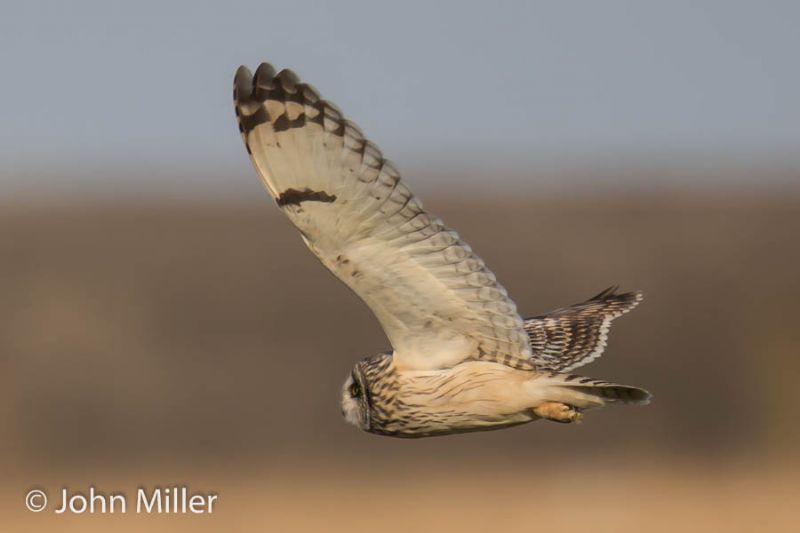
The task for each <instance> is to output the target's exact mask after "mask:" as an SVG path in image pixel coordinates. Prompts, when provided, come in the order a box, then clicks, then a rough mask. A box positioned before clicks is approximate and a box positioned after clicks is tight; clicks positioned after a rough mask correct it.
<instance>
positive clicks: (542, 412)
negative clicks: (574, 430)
mask: <svg viewBox="0 0 800 533" xmlns="http://www.w3.org/2000/svg"><path fill="white" fill-rule="evenodd" d="M533 412H534V413H535V414H536V416H538V417H540V418H544V419H546V420H552V421H553V422H560V423H561V424H569V423H571V422H580V421H581V419H582V418H583V413H581V412H580V411H579V410H578V408H577V407H573V406H571V405H567V404H565V403H561V402H545V403H543V404H540V405H538V406H537V407H534V409H533Z"/></svg>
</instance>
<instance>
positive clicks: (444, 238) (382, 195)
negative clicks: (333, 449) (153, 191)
mask: <svg viewBox="0 0 800 533" xmlns="http://www.w3.org/2000/svg"><path fill="white" fill-rule="evenodd" d="M233 97H234V100H235V104H236V116H237V118H238V121H239V129H240V131H241V133H242V137H243V138H244V143H245V147H246V148H247V152H248V153H249V154H250V158H251V160H252V161H253V164H254V165H255V167H256V170H257V171H258V173H259V174H260V176H261V179H262V180H263V182H264V185H265V186H266V188H267V190H268V191H269V193H270V194H271V195H272V196H273V197H274V198H275V200H276V202H277V204H278V207H279V208H280V209H281V210H282V211H283V212H284V213H285V214H286V216H288V217H289V219H290V220H291V221H292V222H293V223H294V225H295V226H297V228H298V229H299V230H300V233H301V234H302V238H303V240H304V241H305V243H306V245H307V246H308V248H309V249H310V250H311V251H312V252H313V253H314V254H315V255H316V256H317V257H318V258H319V260H320V261H322V264H324V265H325V266H326V267H328V268H329V269H330V270H331V272H333V273H334V274H335V275H336V276H337V277H338V278H339V279H341V280H342V281H343V282H344V283H345V284H346V285H347V286H348V287H350V288H351V289H352V290H353V291H355V293H356V294H357V295H358V296H360V297H361V298H362V299H363V300H364V302H366V304H367V305H368V306H369V307H370V309H372V311H373V312H374V313H375V316H376V317H377V318H378V320H379V321H380V324H381V326H382V327H383V330H384V331H385V332H386V335H387V337H388V338H389V341H390V342H391V345H392V348H393V351H392V352H387V353H381V354H378V355H374V356H371V357H367V358H365V359H363V360H361V361H360V362H358V363H356V365H355V367H354V368H353V371H352V373H351V374H350V376H349V377H348V378H347V380H346V382H345V384H344V387H343V389H342V398H341V402H342V413H343V414H344V417H345V418H346V420H347V421H348V422H350V423H352V424H354V425H356V426H358V427H360V428H361V429H363V430H365V431H369V432H372V433H378V434H382V435H391V436H396V437H424V436H431V435H443V434H450V433H459V432H465V431H477V430H486V429H497V428H502V427H507V426H512V425H516V424H522V423H525V422H530V421H532V420H537V419H539V418H545V419H548V420H554V421H557V422H573V421H576V420H579V419H580V417H581V414H582V412H583V410H585V409H588V408H591V407H601V406H603V405H605V404H607V403H611V402H622V403H636V404H644V403H647V402H648V401H649V399H650V394H649V393H648V392H647V391H645V390H642V389H639V388H636V387H630V386H626V385H618V384H614V383H609V382H607V381H601V380H597V379H591V378H586V377H581V376H577V375H574V374H572V373H570V371H571V370H573V369H574V368H577V367H579V366H581V365H584V364H586V363H588V362H590V361H593V360H594V359H596V358H597V357H599V356H600V355H601V353H602V352H603V349H604V348H605V344H606V338H607V336H608V330H609V327H610V326H611V321H612V320H614V319H615V318H617V317H618V316H620V315H622V314H623V313H626V312H628V311H630V310H631V309H632V308H633V307H635V306H636V305H637V304H638V303H639V301H641V299H642V295H641V293H639V292H631V293H624V294H619V293H617V292H616V291H615V289H614V288H612V289H608V290H606V291H603V292H602V293H600V294H598V295H597V296H595V297H594V298H591V299H589V300H587V301H586V302H584V303H581V304H577V305H574V306H571V307H566V308H563V309H559V310H557V311H554V312H552V313H549V314H547V315H542V316H537V317H533V318H529V319H527V320H523V319H522V318H521V317H520V316H519V314H517V308H516V306H515V305H514V302H512V301H511V299H510V298H509V297H508V294H507V293H506V290H505V289H504V288H503V287H502V286H501V285H500V284H499V283H498V282H497V280H496V279H495V276H494V275H493V274H492V273H491V272H490V271H489V269H488V268H487V267H486V265H485V264H484V262H483V261H482V260H481V259H480V258H479V257H478V256H477V255H475V253H474V252H473V251H472V249H471V248H470V247H469V246H468V245H467V244H466V243H465V242H464V241H462V240H461V239H460V238H459V236H458V235H457V234H456V233H455V232H454V231H452V230H450V229H448V228H447V227H446V226H445V225H444V224H443V223H442V221H441V220H440V219H438V218H436V217H434V216H433V215H431V214H429V213H428V212H426V211H425V210H424V209H423V207H422V204H421V203H420V202H419V200H417V198H416V197H415V196H414V195H413V194H412V193H411V191H410V190H409V189H408V188H407V187H406V186H405V185H404V184H403V183H402V182H401V180H400V175H399V173H398V172H397V169H396V168H395V166H394V165H393V164H392V163H391V162H389V161H388V160H387V159H384V157H383V154H382V153H381V151H380V150H379V149H378V147H377V146H375V145H374V144H372V143H371V142H370V141H368V140H367V139H366V138H365V137H364V135H363V134H362V133H361V130H360V129H359V128H358V127H357V126H356V125H355V124H353V123H352V122H350V121H348V120H346V119H345V118H344V116H343V115H342V112H341V111H339V109H338V108H337V107H336V106H335V105H334V104H332V103H330V102H328V101H326V100H323V99H322V98H321V97H320V95H319V93H318V92H317V91H316V90H315V89H314V88H313V87H312V86H311V85H308V84H306V83H301V82H300V80H299V79H298V77H297V75H295V74H294V73H293V72H292V71H290V70H282V71H280V72H278V73H277V74H276V72H275V69H273V67H272V66H271V65H269V64H267V63H263V64H262V65H261V66H260V67H258V69H257V70H256V73H255V75H252V74H251V73H250V71H249V70H248V69H247V68H245V67H240V68H239V70H238V71H237V73H236V78H235V81H234V91H233Z"/></svg>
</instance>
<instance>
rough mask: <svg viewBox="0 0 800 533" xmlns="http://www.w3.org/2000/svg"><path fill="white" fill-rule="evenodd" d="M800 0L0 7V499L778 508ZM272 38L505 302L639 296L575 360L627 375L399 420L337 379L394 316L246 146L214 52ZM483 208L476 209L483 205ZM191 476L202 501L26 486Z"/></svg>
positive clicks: (402, 521)
mask: <svg viewBox="0 0 800 533" xmlns="http://www.w3.org/2000/svg"><path fill="white" fill-rule="evenodd" d="M799 19H800V7H798V5H797V4H796V3H795V2H789V1H786V2H781V1H771V2H744V1H726V2H723V1H700V2H697V1H691V2H690V1H674V2H669V3H654V2H623V1H609V2H602V3H598V2H584V1H579V2H569V3H566V2H502V3H489V2H485V3H483V2H437V3H427V2H392V3H386V2H384V3H379V2H311V1H309V2H304V3H294V4H292V3H287V2H283V3H276V2H270V1H259V2H250V1H240V2H237V3H235V4H227V3H222V2H204V1H194V2H188V1H176V2H168V3H162V2H150V1H140V2H137V3H126V2H107V1H104V2H101V1H84V2H71V3H61V2H35V1H34V2H26V3H22V2H17V3H9V4H7V5H4V8H3V16H2V18H0V58H2V67H3V72H4V73H5V83H4V84H3V89H2V94H3V98H0V117H2V120H1V121H0V161H2V164H1V165H0V184H2V188H1V189H0V295H1V296H2V297H1V298H0V432H2V439H0V529H3V530H4V531H50V530H52V531H95V530H97V531H106V530H108V528H110V527H114V528H116V529H117V530H119V531H128V530H131V531H133V530H139V529H141V528H143V527H147V528H149V529H151V530H152V531H190V530H191V531H261V530H266V531H340V530H341V531H348V532H353V531H376V530H377V531H408V530H414V531H450V530H454V529H455V528H458V529H460V530H462V531H473V530H474V531H485V530H487V529H488V528H492V529H493V530H496V531H532V530H537V529H547V530H549V531H574V530H577V529H579V528H580V529H581V530H585V529H586V528H587V527H588V528H591V529H592V530H595V531H642V530H650V531H673V530H676V529H680V530H685V531H714V530H717V531H754V530H758V531H791V530H792V529H793V526H794V527H796V518H797V509H796V505H797V503H798V501H800V489H798V484H797V481H796V480H797V475H798V474H800V457H798V454H797V451H796V450H797V449H798V446H800V429H798V426H797V423H796V421H797V414H796V412H795V409H796V407H797V395H796V392H795V390H796V383H797V382H798V379H800V357H798V356H800V329H798V325H797V323H798V311H797V306H798V302H799V301H800V281H798V276H797V263H798V261H800V247H799V246H798V235H800V151H799V150H798V149H799V148H800V106H798V104H797V95H798V94H800V70H798V68H797V57H796V55H797V50H798V49H800V37H799V36H798V33H797V21H798V20H799ZM262 60H268V61H270V62H272V63H273V64H274V65H275V66H276V67H278V68H281V67H287V66H288V67H291V68H292V69H294V70H295V71H296V72H298V73H299V74H300V76H301V77H303V78H304V79H305V80H307V81H309V82H311V83H313V84H314V85H315V86H316V87H317V88H318V89H319V90H320V92H321V93H322V94H323V96H324V97H325V98H327V99H330V100H332V101H334V102H336V103H337V104H338V105H339V106H340V107H341V108H342V109H343V110H344V112H345V113H346V114H347V115H348V116H349V117H350V118H351V119H353V120H354V121H356V122H357V123H358V124H359V125H360V126H361V127H362V129H363V130H364V131H365V132H366V134H367V135H368V136H369V137H370V138H371V139H372V140H374V141H375V142H376V143H377V144H378V145H380V146H381V147H382V149H383V151H384V153H386V154H388V155H389V157H391V158H392V159H393V160H395V161H396V162H397V164H398V166H399V168H400V170H401V172H402V173H403V175H404V177H405V179H406V183H407V184H408V185H409V186H410V187H411V188H412V189H414V190H415V191H416V192H417V194H419V195H420V196H421V197H422V198H423V199H424V201H425V204H426V206H427V207H428V208H429V209H430V210H431V211H433V212H435V213H436V214H438V215H440V216H441V217H442V218H444V219H445V220H446V221H447V222H448V224H449V225H451V226H453V227H454V228H456V229H457V230H458V231H459V232H460V233H461V235H462V236H463V237H464V238H465V239H466V240H467V241H468V242H469V243H470V244H471V245H472V246H473V248H475V249H476V250H477V251H478V252H479V253H480V255H481V256H482V257H483V258H484V259H485V260H486V262H487V263H488V264H489V265H490V266H491V267H492V269H493V270H494V272H495V273H496V274H497V276H498V278H499V279H500V280H501V281H502V282H503V283H504V285H505V286H506V287H507V288H508V290H509V292H510V293H511V294H512V296H513V297H514V299H515V300H516V302H517V304H518V306H519V308H520V310H521V311H522V312H523V314H525V315H536V314H541V313H543V312H546V311H548V310H551V309H554V308H557V307H561V306H564V305H568V304H572V303H576V302H578V301H582V300H584V299H586V298H588V297H589V296H592V295H594V294H595V293H597V292H599V291H600V290H602V289H604V288H605V287H607V286H609V285H612V284H621V286H622V288H623V289H642V290H644V292H645V295H646V298H645V302H644V303H643V304H642V306H641V307H639V308H638V309H637V310H636V311H635V312H633V313H631V314H630V315H626V316H625V317H624V318H622V319H620V320H619V321H617V322H615V326H614V328H613V330H612V335H611V339H610V344H609V347H608V349H607V352H606V356H605V357H604V358H602V359H601V360H599V361H597V362H596V363H594V364H593V365H592V366H591V367H588V368H586V369H583V371H584V373H586V374H587V375H591V376H594V377H599V378H607V379H613V380H615V381H619V382H622V383H630V384H634V385H640V386H643V387H646V388H648V389H649V390H651V391H652V392H653V394H654V401H653V403H652V404H651V405H650V406H647V407H610V408H608V409H604V410H602V411H598V412H592V413H590V414H589V415H588V416H587V417H586V419H585V421H584V422H583V423H582V424H580V425H569V426H562V425H556V424H550V423H547V422H537V423H535V424H529V425H526V426H522V427H517V428H513V429H510V430H504V431H499V432H488V433H474V434H467V435H459V436H453V437H447V438H437V439H427V440H415V441H408V440H395V439H389V438H382V437H376V436H372V435H368V434H365V433H361V432H359V431H357V430H355V429H354V428H352V427H350V426H346V425H345V423H344V421H343V420H342V419H341V416H340V413H339V407H338V396H339V388H340V386H341V383H342V380H343V379H344V378H345V376H346V375H347V373H348V372H349V371H350V368H351V367H352V364H353V363H354V362H355V361H356V360H358V359H359V358H361V357H363V356H366V355H370V354H372V353H375V352H377V351H381V350H384V349H387V348H388V343H387V341H386V339H385V338H384V336H383V334H382V332H381V331H380V328H379V327H378V324H377V322H376V321H375V320H374V318H373V317H372V315H371V314H370V312H369V311H368V309H367V308H366V307H365V306H364V305H363V304H362V303H361V302H360V301H359V300H358V299H357V298H356V297H355V296H354V295H353V294H351V293H350V292H348V290H347V289H346V288H345V287H344V286H343V285H341V284H339V283H338V282H336V281H335V279H334V278H333V276H331V275H330V274H329V273H328V272H327V271H325V270H324V268H323V267H322V266H321V265H320V264H319V263H318V262H317V260H316V259H315V258H314V257H313V256H312V255H311V254H309V253H308V252H307V251H306V249H305V247H304V246H303V244H302V243H301V241H300V239H299V236H298V235H297V233H296V231H295V230H294V228H293V227H292V226H291V225H290V223H289V222H288V221H287V220H285V219H284V218H283V217H282V216H281V214H280V213H279V212H278V210H277V209H276V208H275V207H274V205H272V204H273V202H272V201H271V200H270V199H269V197H268V195H267V194H266V193H265V192H263V191H262V189H261V185H260V182H259V180H258V178H257V177H256V174H255V172H254V170H253V169H252V167H251V165H250V163H249V161H248V159H247V157H246V153H245V150H244V147H243V146H242V142H241V140H240V138H239V135H238V132H237V128H236V121H235V118H234V113H233V107H232V103H231V97H230V92H231V82H232V77H233V72H234V71H235V69H236V67H237V66H238V65H239V64H242V63H244V64H248V65H249V66H250V67H251V68H254V67H255V66H257V64H258V63H259V62H260V61H262ZM500 235H502V238H498V236H500ZM174 484H185V485H188V486H189V487H190V489H191V490H197V491H204V492H217V493H218V494H219V504H218V506H217V507H216V509H215V512H214V514H213V515H210V516H136V515H133V514H128V515H125V516H120V515H111V516H99V515H93V516H89V515H75V516H65V515H55V514H53V513H52V512H51V509H48V510H47V511H46V512H43V513H40V514H33V513H30V512H28V511H26V510H25V508H24V501H23V499H24V494H25V492H26V491H27V490H28V489H29V488H31V487H41V488H44V489H45V490H46V491H47V492H48V494H50V495H51V499H57V494H58V492H59V491H60V489H61V488H62V487H68V488H70V489H71V490H73V491H82V492H84V493H85V492H86V491H87V490H88V487H89V486H90V485H96V486H97V487H98V488H99V489H100V490H104V491H106V492H115V491H123V492H125V493H127V494H128V495H129V497H131V495H133V494H134V491H135V489H136V487H139V486H146V487H152V486H156V485H161V486H164V485H174Z"/></svg>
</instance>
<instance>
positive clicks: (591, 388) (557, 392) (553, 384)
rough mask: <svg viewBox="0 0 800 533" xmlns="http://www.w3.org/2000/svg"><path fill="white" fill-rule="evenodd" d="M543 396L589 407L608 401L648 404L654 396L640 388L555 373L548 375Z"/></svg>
mask: <svg viewBox="0 0 800 533" xmlns="http://www.w3.org/2000/svg"><path fill="white" fill-rule="evenodd" d="M545 379H547V380H548V382H549V383H547V385H546V387H545V392H544V396H545V398H546V399H547V401H551V402H561V403H564V404H567V405H570V406H573V407H578V408H581V409H588V408H591V407H603V406H604V405H606V404H608V403H618V402H619V403H625V404H636V405H646V404H648V403H650V398H651V397H652V395H651V394H650V393H649V392H647V391H646V390H644V389H641V388H639V387H632V386H630V385H620V384H618V383H609V382H608V381H603V380H601V379H592V378H587V377H583V376H577V375H575V374H555V375H553V376H550V377H548V378H545Z"/></svg>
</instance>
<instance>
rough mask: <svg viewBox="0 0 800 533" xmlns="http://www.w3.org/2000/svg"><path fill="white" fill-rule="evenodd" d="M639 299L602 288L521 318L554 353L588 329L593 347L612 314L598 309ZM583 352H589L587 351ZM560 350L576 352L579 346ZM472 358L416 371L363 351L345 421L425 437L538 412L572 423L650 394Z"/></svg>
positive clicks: (534, 416)
mask: <svg viewBox="0 0 800 533" xmlns="http://www.w3.org/2000/svg"><path fill="white" fill-rule="evenodd" d="M640 298H641V297H640V295H639V294H638V293H628V294H623V295H619V294H614V293H613V292H611V291H604V293H601V294H600V295H598V296H596V297H595V298H592V299H591V300H589V301H588V302H587V303H585V304H580V305H578V306H574V307H573V308H567V309H566V310H560V311H556V312H554V313H553V314H551V315H546V316H544V317H540V318H533V319H529V320H528V321H526V325H527V328H528V331H529V332H530V334H531V336H533V335H537V334H538V335H541V337H542V338H543V339H544V344H543V347H542V348H543V351H548V350H549V351H551V352H554V351H556V349H557V348H558V347H559V345H560V344H564V341H566V344H567V345H568V346H569V345H571V346H572V347H573V349H576V348H577V347H578V346H579V345H580V343H581V341H586V340H587V338H591V337H592V336H593V335H592V334H593V332H596V333H599V334H600V335H599V336H598V337H597V342H596V343H592V344H591V345H590V346H592V347H596V346H597V345H599V344H604V343H605V337H604V335H603V334H602V332H601V331H600V330H601V329H602V325H601V322H603V321H604V320H602V317H603V316H613V315H612V314H608V315H604V314H603V311H605V312H606V313H613V312H618V313H619V312H625V311H627V310H629V309H630V308H632V307H633V306H635V305H636V304H637V303H638V301H639V300H640ZM587 304H588V305H587ZM592 304H594V305H592ZM576 307H577V308H578V310H576V309H575V308H576ZM587 309H589V310H591V311H590V314H589V316H590V318H589V319H588V320H587V318H586V317H585V316H581V314H580V312H581V311H583V312H584V314H585V313H586V311H587ZM621 309H624V311H620V310H621ZM612 310H613V311H612ZM617 316H618V315H617ZM592 318H593V319H592ZM609 322H610V319H609ZM548 323H549V325H550V329H549V331H548V330H547V329H546V325H547V324H548ZM556 324H559V326H556ZM569 330H572V333H570V332H569ZM548 339H549V341H548ZM583 353H584V354H585V356H586V357H588V356H590V355H591V354H592V351H589V352H587V351H584V352H583ZM565 355H569V356H571V357H575V355H576V353H575V352H570V351H567V352H565ZM476 359H477V358H470V359H469V360H466V361H463V362H461V363H459V364H457V365H455V366H452V367H449V368H444V369H432V370H419V369H405V368H403V365H402V364H400V365H398V364H396V363H395V361H394V358H393V356H392V354H390V353H382V354H378V355H375V356H372V357H367V358H365V359H363V360H362V361H360V362H359V363H357V364H356V366H355V368H354V369H353V373H352V374H351V375H350V376H349V377H348V378H347V380H346V381H345V384H344V387H343V388H342V399H341V401H342V413H343V415H344V417H345V419H346V420H347V421H348V422H350V423H352V424H354V425H356V426H358V427H360V428H361V429H363V430H365V431H368V432H371V433H377V434H381V435H388V436H392V437H429V436H435V435H447V434H452V433H464V432H468V431H483V430H490V429H501V428H504V427H509V426H516V425H519V424H524V423H526V422H532V421H534V420H538V419H542V418H544V419H548V420H552V421H555V422H562V423H569V422H575V421H578V420H580V418H581V416H582V411H583V410H585V409H590V408H593V407H602V406H604V405H606V404H607V403H610V402H621V403H633V404H646V403H647V402H648V401H649V399H650V395H649V393H648V392H647V391H644V390H642V389H640V388H637V387H631V386H628V385H618V384H615V383H609V382H607V381H603V380H598V379H592V378H587V377H583V376H579V375H576V374H571V373H563V372H558V371H555V370H547V369H546V368H544V367H541V368H539V369H537V368H535V367H527V366H525V367H522V368H515V367H512V366H508V365H505V364H502V363H495V362H492V361H481V360H476ZM562 362H563V358H562ZM572 362H573V363H575V362H574V361H572ZM578 364H580V363H578ZM552 366H556V365H555V364H553V365H552ZM570 367H572V365H570ZM354 393H355V394H354Z"/></svg>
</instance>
